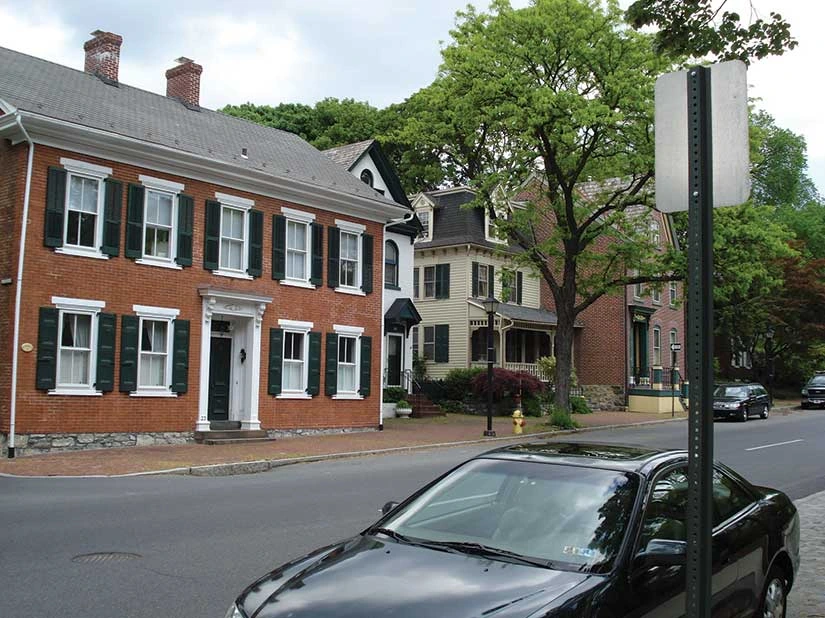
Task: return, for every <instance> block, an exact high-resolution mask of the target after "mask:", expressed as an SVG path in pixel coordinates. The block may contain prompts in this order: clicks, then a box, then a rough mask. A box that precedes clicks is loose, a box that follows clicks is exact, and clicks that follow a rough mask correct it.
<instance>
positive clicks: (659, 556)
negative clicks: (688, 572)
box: [636, 539, 687, 567]
mask: <svg viewBox="0 0 825 618" xmlns="http://www.w3.org/2000/svg"><path fill="white" fill-rule="evenodd" d="M636 561H637V564H638V565H639V566H641V567H652V566H682V565H684V564H685V562H686V561H687V543H686V542H685V541H672V540H668V539H651V540H650V541H649V542H648V544H647V547H645V549H644V550H643V551H641V552H639V553H638V554H637V555H636Z"/></svg>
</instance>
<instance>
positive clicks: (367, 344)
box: [358, 335, 372, 397]
mask: <svg viewBox="0 0 825 618" xmlns="http://www.w3.org/2000/svg"><path fill="white" fill-rule="evenodd" d="M371 380H372V337H365V336H363V335H362V336H361V380H360V383H361V388H359V389H358V392H359V393H361V395H362V396H363V397H369V396H370V391H371V386H372V385H371V384H370V382H371Z"/></svg>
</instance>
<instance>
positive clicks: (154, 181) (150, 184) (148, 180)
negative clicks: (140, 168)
mask: <svg viewBox="0 0 825 618" xmlns="http://www.w3.org/2000/svg"><path fill="white" fill-rule="evenodd" d="M138 180H139V181H140V184H142V185H143V186H144V187H146V188H147V189H153V190H155V191H165V192H166V193H183V190H184V188H185V185H184V184H183V183H180V182H173V181H171V180H166V179H164V178H155V177H154V176H145V175H144V174H141V175H140V176H138Z"/></svg>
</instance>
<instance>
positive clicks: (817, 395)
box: [802, 371, 825, 408]
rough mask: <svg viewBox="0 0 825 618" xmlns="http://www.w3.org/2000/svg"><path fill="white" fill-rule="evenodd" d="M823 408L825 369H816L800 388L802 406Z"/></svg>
mask: <svg viewBox="0 0 825 618" xmlns="http://www.w3.org/2000/svg"><path fill="white" fill-rule="evenodd" d="M819 406H822V407H824V408H825V371H817V372H816V373H815V374H814V377H812V378H811V379H810V380H808V383H807V384H806V385H805V386H804V387H803V388H802V407H803V408H817V407H819Z"/></svg>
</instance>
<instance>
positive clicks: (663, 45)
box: [625, 0, 797, 63]
mask: <svg viewBox="0 0 825 618" xmlns="http://www.w3.org/2000/svg"><path fill="white" fill-rule="evenodd" d="M726 4H727V0H716V1H715V2H714V1H713V0H636V1H635V2H633V3H632V4H631V5H630V6H629V7H628V9H627V12H626V13H625V17H626V19H627V21H628V22H629V23H630V24H631V25H632V26H633V27H634V28H637V29H638V28H643V27H645V26H652V27H654V28H656V30H657V31H656V35H655V37H656V38H655V45H656V49H657V50H658V51H660V52H662V53H666V54H671V55H674V56H677V57H679V56H692V57H694V58H703V57H705V56H708V55H710V54H712V55H713V56H715V57H716V58H717V59H719V60H734V59H739V60H742V61H744V62H746V63H749V62H750V61H751V60H752V59H754V58H764V57H765V56H770V55H781V54H783V53H784V52H785V50H788V49H793V48H794V47H796V46H797V41H796V40H795V39H794V38H793V37H792V36H791V29H790V25H789V24H788V22H786V21H785V20H784V19H783V18H782V16H781V15H780V14H778V13H774V12H771V13H770V15H769V17H768V19H761V18H757V19H753V20H752V21H750V23H747V24H744V23H743V22H742V18H741V17H740V16H739V14H738V13H736V12H734V11H726V10H724V7H725V5H726ZM754 12H755V9H754V7H753V5H751V14H753V13H754Z"/></svg>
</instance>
